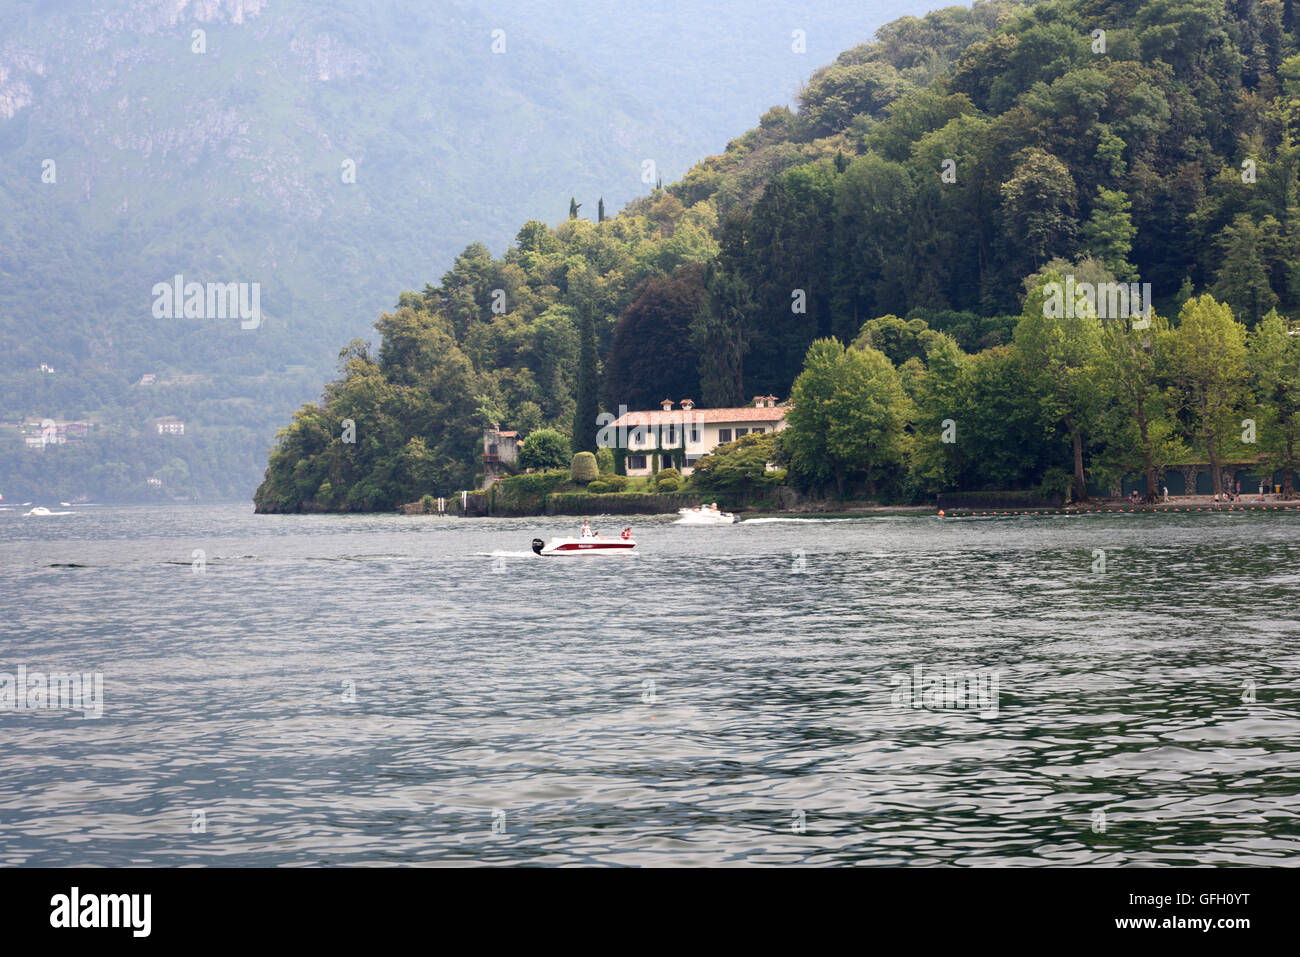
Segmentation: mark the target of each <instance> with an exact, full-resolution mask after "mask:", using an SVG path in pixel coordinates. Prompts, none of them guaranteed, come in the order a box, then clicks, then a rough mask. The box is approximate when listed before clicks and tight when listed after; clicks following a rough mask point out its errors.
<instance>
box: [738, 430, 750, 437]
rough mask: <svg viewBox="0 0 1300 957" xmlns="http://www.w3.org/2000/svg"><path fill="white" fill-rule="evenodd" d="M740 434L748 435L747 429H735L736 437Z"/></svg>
mask: <svg viewBox="0 0 1300 957" xmlns="http://www.w3.org/2000/svg"><path fill="white" fill-rule="evenodd" d="M742 435H749V429H737V430H736V438H740V437H741V436H742Z"/></svg>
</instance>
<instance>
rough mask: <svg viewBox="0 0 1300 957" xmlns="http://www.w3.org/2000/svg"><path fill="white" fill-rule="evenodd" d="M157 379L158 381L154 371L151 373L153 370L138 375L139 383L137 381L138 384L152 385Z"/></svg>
mask: <svg viewBox="0 0 1300 957" xmlns="http://www.w3.org/2000/svg"><path fill="white" fill-rule="evenodd" d="M157 381H158V376H157V374H156V373H153V372H146V373H145V374H144V375H142V376H140V383H139V384H140V385H153V384H154V383H155V382H157Z"/></svg>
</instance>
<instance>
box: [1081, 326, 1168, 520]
mask: <svg viewBox="0 0 1300 957" xmlns="http://www.w3.org/2000/svg"><path fill="white" fill-rule="evenodd" d="M1148 319H1149V321H1150V325H1149V326H1148V327H1147V328H1133V324H1132V323H1131V322H1129V321H1125V320H1108V321H1106V322H1105V323H1103V325H1102V330H1101V351H1100V355H1099V362H1098V383H1099V388H1100V390H1101V394H1102V403H1101V405H1102V408H1103V411H1102V415H1103V421H1104V424H1103V426H1102V429H1101V431H1102V439H1103V446H1104V449H1105V451H1104V456H1105V458H1106V460H1107V461H1109V462H1110V463H1112V464H1113V466H1114V467H1115V470H1116V471H1117V472H1119V473H1121V474H1122V473H1124V472H1129V471H1132V470H1133V469H1134V468H1135V467H1136V468H1139V469H1140V470H1141V472H1142V474H1143V476H1144V477H1145V479H1146V500H1147V501H1148V502H1154V501H1155V500H1156V484H1157V482H1156V471H1157V469H1158V468H1159V467H1160V466H1162V465H1164V464H1166V463H1169V462H1176V461H1179V460H1180V459H1181V458H1182V457H1183V456H1184V455H1185V453H1186V449H1185V448H1184V447H1183V444H1182V442H1181V441H1180V440H1179V437H1178V434H1177V426H1176V423H1175V421H1174V418H1173V411H1174V410H1173V409H1172V408H1171V407H1170V406H1171V403H1170V402H1169V396H1168V393H1167V392H1166V391H1165V389H1164V388H1163V381H1164V377H1165V376H1166V375H1167V374H1168V367H1169V362H1170V358H1169V353H1170V349H1171V346H1172V337H1171V334H1170V331H1169V323H1168V322H1167V321H1166V320H1165V319H1164V318H1163V317H1161V316H1159V315H1156V314H1154V313H1153V314H1152V315H1151V316H1149V317H1148Z"/></svg>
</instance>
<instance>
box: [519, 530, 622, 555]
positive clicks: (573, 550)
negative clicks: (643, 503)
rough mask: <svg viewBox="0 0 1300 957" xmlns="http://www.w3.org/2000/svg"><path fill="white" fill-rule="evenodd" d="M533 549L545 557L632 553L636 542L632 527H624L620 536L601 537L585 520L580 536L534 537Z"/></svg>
mask: <svg viewBox="0 0 1300 957" xmlns="http://www.w3.org/2000/svg"><path fill="white" fill-rule="evenodd" d="M533 551H534V552H535V553H537V554H538V555H541V556H542V557H544V558H547V557H550V556H552V555H631V554H634V553H635V552H636V542H635V541H634V540H633V538H632V529H630V528H625V529H623V533H622V534H621V535H620V536H619V537H618V538H601V537H600V536H599V535H597V534H595V533H594V532H592V531H591V529H590V528H589V527H588V526H587V523H586V522H583V523H582V534H581V535H580V536H579V537H578V538H552V539H551V540H550V541H549V542H543V541H542V540H541V539H540V538H534V539H533Z"/></svg>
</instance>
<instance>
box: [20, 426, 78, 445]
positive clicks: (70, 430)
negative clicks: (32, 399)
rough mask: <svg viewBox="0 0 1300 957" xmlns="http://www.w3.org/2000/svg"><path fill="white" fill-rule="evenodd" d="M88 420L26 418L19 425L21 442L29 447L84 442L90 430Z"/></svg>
mask: <svg viewBox="0 0 1300 957" xmlns="http://www.w3.org/2000/svg"><path fill="white" fill-rule="evenodd" d="M90 428H91V424H90V423H89V422H56V421H55V420H54V419H41V420H40V421H37V420H35V419H28V420H27V421H26V422H24V423H23V424H22V425H20V426H19V431H20V432H21V433H22V436H23V442H24V444H25V445H26V446H27V448H29V449H43V448H45V447H46V446H47V445H66V444H67V443H69V442H71V443H73V444H74V445H75V444H77V443H78V442H84V441H85V439H86V435H87V434H88V433H89V432H90Z"/></svg>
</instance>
